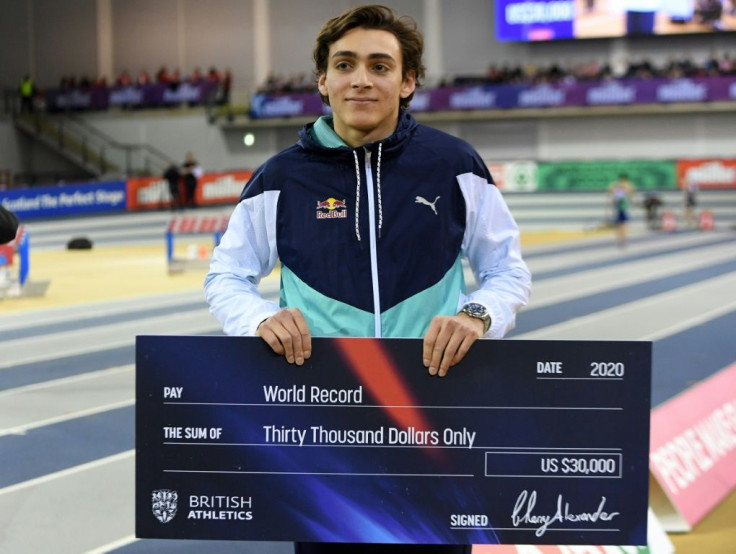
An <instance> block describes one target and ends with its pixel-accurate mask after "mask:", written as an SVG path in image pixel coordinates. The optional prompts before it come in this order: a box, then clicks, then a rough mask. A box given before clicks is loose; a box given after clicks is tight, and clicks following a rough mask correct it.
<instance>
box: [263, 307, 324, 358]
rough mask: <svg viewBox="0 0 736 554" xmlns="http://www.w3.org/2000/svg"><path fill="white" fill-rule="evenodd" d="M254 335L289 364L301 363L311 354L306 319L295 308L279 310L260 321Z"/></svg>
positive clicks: (310, 336) (310, 341)
mask: <svg viewBox="0 0 736 554" xmlns="http://www.w3.org/2000/svg"><path fill="white" fill-rule="evenodd" d="M256 336H258V337H261V338H262V339H263V340H265V341H266V342H267V343H268V345H269V346H270V347H271V348H272V349H273V351H274V352H276V354H279V355H282V356H284V357H285V358H286V361H287V362H289V363H290V364H293V363H295V362H296V365H302V364H304V360H308V359H309V357H310V356H311V355H312V335H311V334H310V332H309V326H308V325H307V320H306V319H304V315H302V312H301V311H299V309H297V308H288V309H284V310H280V311H278V312H276V313H275V314H273V315H272V316H271V317H269V318H268V319H266V320H264V321H262V322H261V324H260V325H259V326H258V329H256Z"/></svg>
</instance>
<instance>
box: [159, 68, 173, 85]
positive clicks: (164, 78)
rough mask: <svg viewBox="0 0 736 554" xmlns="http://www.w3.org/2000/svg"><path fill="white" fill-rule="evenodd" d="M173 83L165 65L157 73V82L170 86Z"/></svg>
mask: <svg viewBox="0 0 736 554" xmlns="http://www.w3.org/2000/svg"><path fill="white" fill-rule="evenodd" d="M171 81H172V78H171V74H170V73H169V70H168V69H167V68H166V66H165V65H162V66H161V67H160V68H159V69H158V71H157V72H156V82H157V83H165V84H168V83H170V82H171Z"/></svg>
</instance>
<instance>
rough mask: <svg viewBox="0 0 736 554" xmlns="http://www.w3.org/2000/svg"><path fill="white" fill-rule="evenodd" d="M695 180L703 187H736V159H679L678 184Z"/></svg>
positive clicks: (682, 184) (681, 185) (681, 184)
mask: <svg viewBox="0 0 736 554" xmlns="http://www.w3.org/2000/svg"><path fill="white" fill-rule="evenodd" d="M690 181H694V182H695V183H697V184H698V185H700V188H701V189H719V188H736V159H731V160H717V159H706V160H679V161H678V162H677V184H678V185H679V186H680V187H683V186H684V185H685V183H688V182H690Z"/></svg>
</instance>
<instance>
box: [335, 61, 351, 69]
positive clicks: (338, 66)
mask: <svg viewBox="0 0 736 554" xmlns="http://www.w3.org/2000/svg"><path fill="white" fill-rule="evenodd" d="M349 67H350V64H349V63H348V62H338V63H337V64H335V68H336V69H348V68H349Z"/></svg>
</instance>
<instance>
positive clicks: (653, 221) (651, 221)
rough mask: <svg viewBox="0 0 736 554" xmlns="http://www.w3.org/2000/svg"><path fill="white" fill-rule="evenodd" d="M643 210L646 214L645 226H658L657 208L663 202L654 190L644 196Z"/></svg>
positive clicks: (655, 227) (653, 228) (651, 227)
mask: <svg viewBox="0 0 736 554" xmlns="http://www.w3.org/2000/svg"><path fill="white" fill-rule="evenodd" d="M643 204H644V210H645V211H646V214H647V227H649V228H650V229H651V230H655V229H658V228H659V208H660V207H661V206H662V204H664V202H663V201H662V199H661V198H660V197H659V194H657V193H656V192H655V191H649V192H647V194H646V196H645V197H644V203H643Z"/></svg>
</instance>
